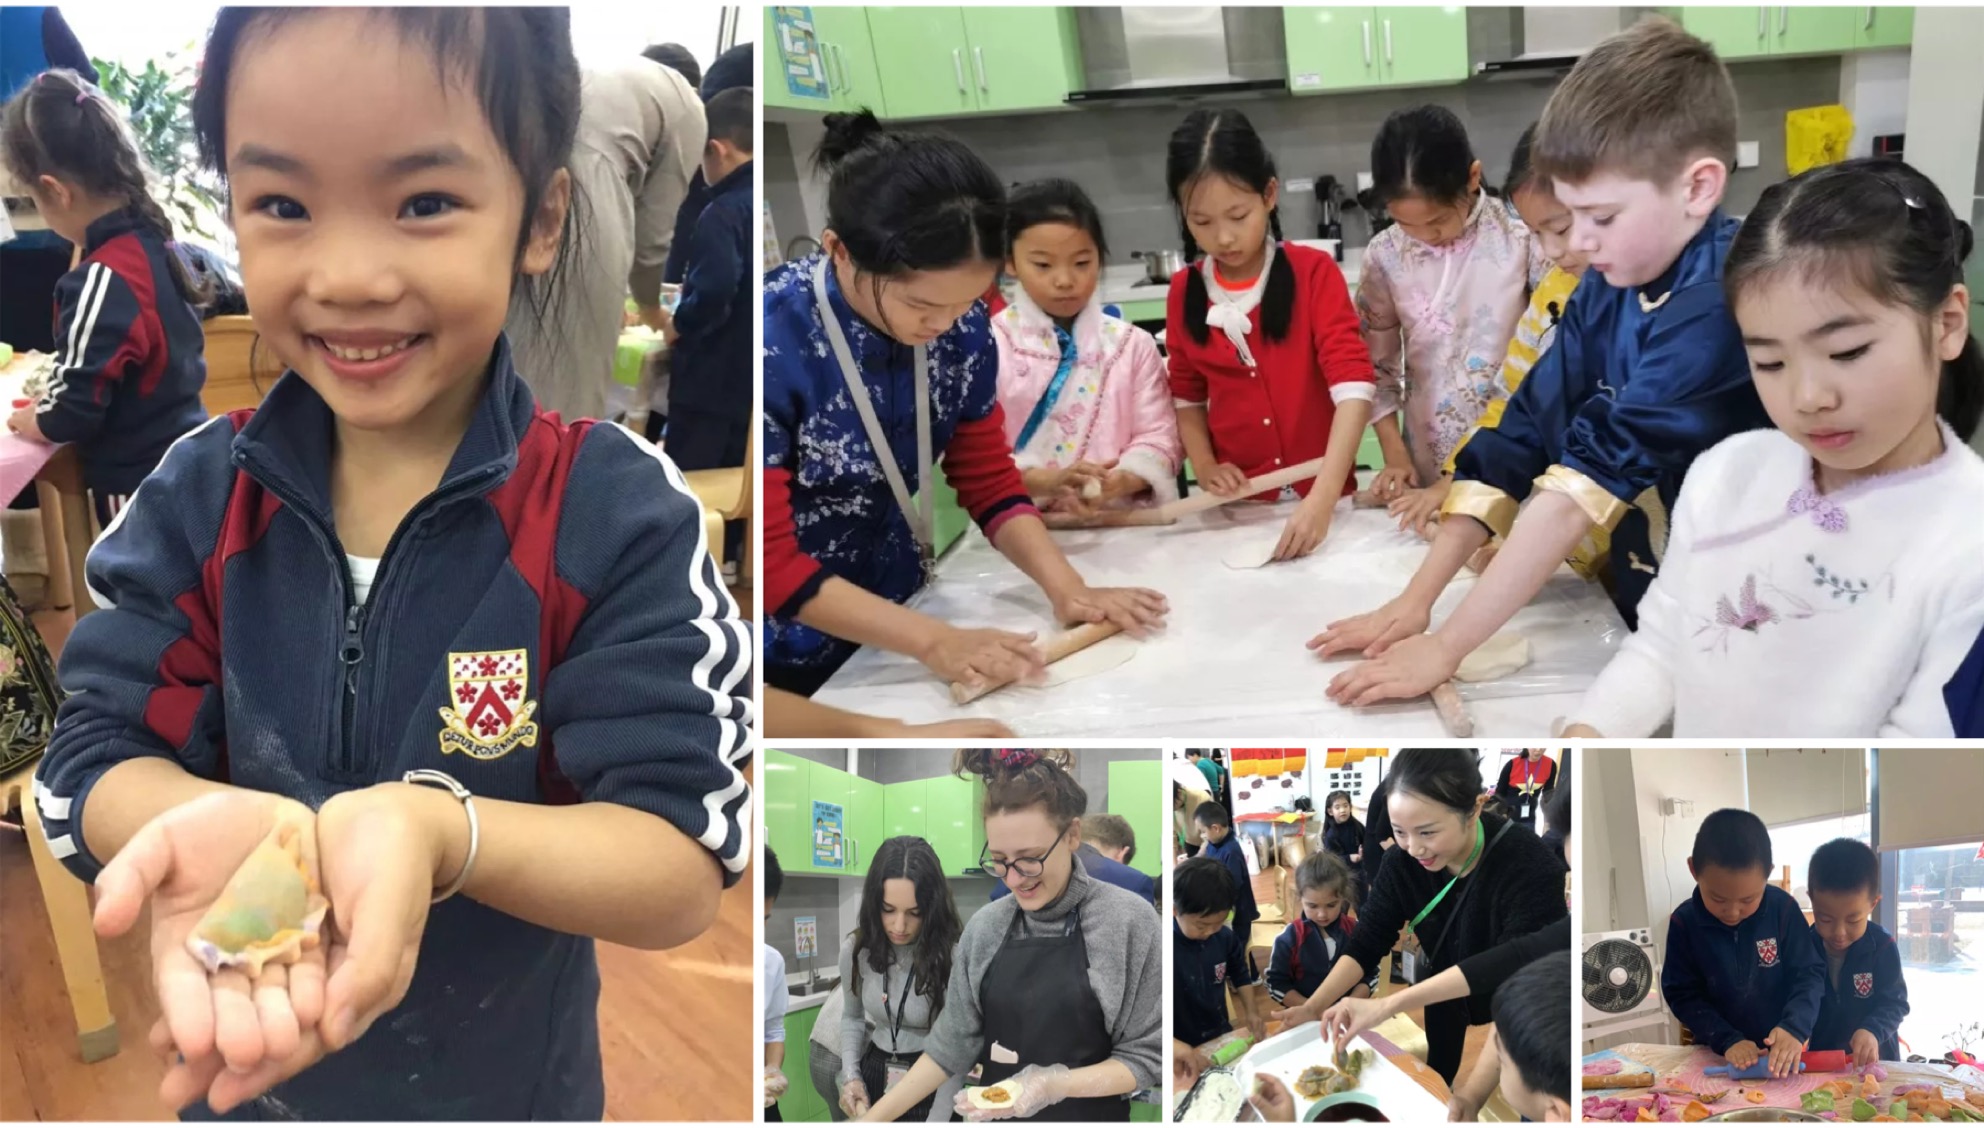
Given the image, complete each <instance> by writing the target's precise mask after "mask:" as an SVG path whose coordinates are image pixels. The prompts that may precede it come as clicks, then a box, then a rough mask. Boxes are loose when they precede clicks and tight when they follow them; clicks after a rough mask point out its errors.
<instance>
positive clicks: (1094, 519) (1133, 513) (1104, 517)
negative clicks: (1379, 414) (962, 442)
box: [1041, 458, 1323, 529]
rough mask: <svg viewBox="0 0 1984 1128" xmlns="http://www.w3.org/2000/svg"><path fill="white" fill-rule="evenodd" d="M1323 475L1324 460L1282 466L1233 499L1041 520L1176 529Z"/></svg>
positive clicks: (1205, 493) (1203, 497)
mask: <svg viewBox="0 0 1984 1128" xmlns="http://www.w3.org/2000/svg"><path fill="white" fill-rule="evenodd" d="M1322 472H1323V460H1322V459H1320V458H1312V459H1310V460H1309V461H1307V462H1298V463H1296V464H1295V465H1293V466H1284V467H1282V468H1281V469H1279V470H1276V471H1274V472H1273V473H1270V474H1262V475H1260V476H1259V477H1257V478H1249V479H1247V484H1246V486H1244V487H1242V489H1241V490H1240V492H1239V493H1237V494H1234V495H1233V496H1232V497H1221V496H1220V495H1218V494H1216V493H1213V492H1212V491H1210V490H1206V489H1203V488H1201V489H1200V490H1199V492H1198V493H1195V494H1193V495H1192V496H1190V497H1184V498H1179V499H1178V500H1177V501H1173V502H1168V503H1166V504H1164V505H1160V506H1157V507H1156V508H1154V509H1109V510H1104V511H1102V512H1100V513H1091V514H1086V515H1084V514H1079V513H1047V514H1043V515H1042V517H1041V519H1042V520H1044V521H1045V522H1047V527H1048V528H1050V529H1115V528H1123V527H1125V526H1131V525H1175V524H1177V523H1178V519H1179V518H1180V517H1186V516H1189V515H1191V514H1193V513H1200V512H1203V511H1205V510H1208V509H1218V508H1219V507H1220V506H1222V505H1228V504H1231V503H1232V502H1236V501H1245V500H1246V499H1248V498H1250V497H1253V496H1254V495H1255V494H1259V493H1266V492H1267V491H1269V490H1278V489H1280V488H1281V487H1283V486H1292V485H1294V484H1295V483H1297V482H1302V481H1307V480H1308V479H1310V478H1313V477H1315V476H1316V475H1318V474H1320V473H1322Z"/></svg>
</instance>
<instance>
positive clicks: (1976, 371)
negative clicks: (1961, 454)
mask: <svg viewBox="0 0 1984 1128" xmlns="http://www.w3.org/2000/svg"><path fill="white" fill-rule="evenodd" d="M1976 248H1977V233H1976V232H1975V231H1973V230H1971V227H1970V224H1968V223H1965V222H1964V221H1963V220H1961V219H1959V220H1957V221H1956V265H1957V269H1958V270H1959V271H1961V270H1962V269H1963V264H1964V263H1966V262H1968V261H1969V260H1970V256H1971V253H1972V252H1973V251H1975V250H1976ZM1970 301H1971V303H1972V304H1973V305H1975V304H1976V303H1977V301H1978V295H1976V294H1971V295H1970ZM1936 414H1938V415H1940V416H1942V417H1943V422H1945V423H1948V424H1949V425H1950V430H1952V431H1955V432H1956V433H1957V437H1958V438H1961V439H1962V440H1963V441H1964V442H1969V441H1970V440H1971V438H1972V437H1973V436H1975V435H1976V434H1977V427H1978V424H1979V422H1980V421H1984V347H1980V346H1979V345H1978V343H1977V327H1976V326H1975V325H1972V326H1971V331H1970V334H1969V336H1967V337H1965V338H1964V341H1963V351H1962V352H1959V353H1957V354H1956V359H1955V360H1948V361H1944V362H1943V382H1942V385H1941V386H1940V387H1939V388H1937V390H1936Z"/></svg>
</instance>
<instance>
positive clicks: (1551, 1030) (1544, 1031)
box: [1468, 952, 1572, 1121]
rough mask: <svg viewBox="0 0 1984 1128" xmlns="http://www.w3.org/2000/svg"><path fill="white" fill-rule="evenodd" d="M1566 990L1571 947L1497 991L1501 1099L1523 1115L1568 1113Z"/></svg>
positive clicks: (1564, 1117) (1547, 1117) (1546, 1117)
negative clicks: (1568, 950)
mask: <svg viewBox="0 0 1984 1128" xmlns="http://www.w3.org/2000/svg"><path fill="white" fill-rule="evenodd" d="M1570 993H1571V954H1570V953H1569V952H1552V953H1551V954H1550V955H1547V956H1544V957H1542V958H1541V959H1539V960H1537V961H1536V962H1535V963H1533V964H1530V965H1529V966H1528V967H1526V968H1523V969H1522V970H1521V971H1519V972H1516V973H1515V974H1514V975H1512V976H1510V977H1509V980H1508V982H1506V983H1504V984H1502V989H1501V990H1499V991H1497V992H1495V1003H1494V1013H1495V1041H1494V1051H1495V1054H1496V1055H1497V1056H1498V1057H1500V1058H1501V1062H1502V1078H1501V1089H1502V1099H1504V1100H1506V1101H1508V1102H1509V1107H1510V1108H1513V1109H1515V1110H1516V1111H1517V1112H1519V1113H1521V1114H1522V1115H1523V1117H1524V1118H1525V1119H1528V1120H1541V1121H1568V1120H1570V1118H1571V1088H1572V1086H1571V1008H1570V1004H1569V1003H1568V1001H1567V1000H1568V999H1569V997H1570ZM1468 1119H1471V1118H1468Z"/></svg>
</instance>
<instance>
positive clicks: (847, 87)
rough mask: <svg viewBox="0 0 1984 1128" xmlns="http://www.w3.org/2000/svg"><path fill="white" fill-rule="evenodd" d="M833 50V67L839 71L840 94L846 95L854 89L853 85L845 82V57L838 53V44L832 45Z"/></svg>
mask: <svg viewBox="0 0 1984 1128" xmlns="http://www.w3.org/2000/svg"><path fill="white" fill-rule="evenodd" d="M833 48H834V66H835V67H836V68H837V69H838V70H839V71H840V92H841V93H843V94H846V93H848V92H849V91H852V90H853V89H854V84H853V83H851V82H849V81H848V80H847V56H846V55H843V54H841V53H840V44H838V43H836V44H834V45H833Z"/></svg>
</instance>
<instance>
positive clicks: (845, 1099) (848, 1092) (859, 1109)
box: [840, 1077, 868, 1119]
mask: <svg viewBox="0 0 1984 1128" xmlns="http://www.w3.org/2000/svg"><path fill="white" fill-rule="evenodd" d="M840 1110H841V1111H842V1112H844V1113H846V1114H847V1115H848V1118H849V1119H855V1118H858V1117H861V1116H863V1115H865V1114H866V1113H867V1112H868V1086H866V1085H863V1084H862V1083H861V1078H859V1077H856V1078H855V1079H854V1080H852V1081H847V1082H843V1083H842V1084H841V1087H840Z"/></svg>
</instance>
